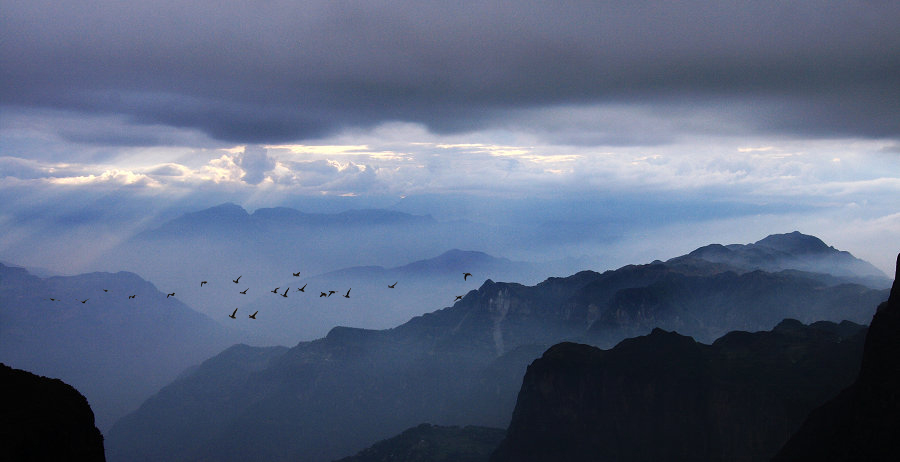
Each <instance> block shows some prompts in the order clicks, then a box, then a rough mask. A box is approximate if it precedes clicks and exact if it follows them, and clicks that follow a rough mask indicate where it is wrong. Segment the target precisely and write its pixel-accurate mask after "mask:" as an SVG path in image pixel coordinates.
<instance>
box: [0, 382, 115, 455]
mask: <svg viewBox="0 0 900 462" xmlns="http://www.w3.org/2000/svg"><path fill="white" fill-rule="evenodd" d="M0 384H2V385H3V393H0V460H10V461H13V460H20V461H48V462H49V461H54V462H55V461H62V460H65V461H84V462H96V461H105V460H106V458H105V457H104V454H103V435H101V434H100V430H98V429H97V427H95V426H94V413H93V412H91V407H90V406H89V405H88V402H87V400H86V399H85V398H84V396H82V395H81V393H79V392H78V391H77V390H75V389H74V388H72V387H71V386H70V385H67V384H66V383H64V382H62V381H61V380H58V379H48V378H46V377H40V376H37V375H34V374H32V373H30V372H26V371H23V370H19V369H13V368H11V367H9V366H7V365H5V364H0Z"/></svg>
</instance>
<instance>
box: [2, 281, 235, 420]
mask: <svg viewBox="0 0 900 462" xmlns="http://www.w3.org/2000/svg"><path fill="white" fill-rule="evenodd" d="M131 295H135V298H133V299H130V298H128V297H129V296H131ZM51 298H52V299H55V301H53V300H51ZM85 299H87V302H86V303H80V302H81V301H82V300H85ZM232 334H233V333H230V331H229V330H228V329H226V328H225V327H222V326H221V325H220V324H218V323H216V322H215V321H213V320H211V319H209V318H207V317H206V316H204V315H201V314H199V313H197V312H195V311H193V310H192V309H190V308H189V307H187V306H186V305H184V304H183V303H181V302H180V301H178V300H177V299H176V298H169V299H166V295H165V294H164V293H162V292H160V291H159V290H157V289H156V287H154V286H153V284H151V283H149V282H147V281H145V280H143V279H141V278H140V277H138V276H137V275H135V274H133V273H126V272H120V273H115V274H112V273H90V274H82V275H78V276H66V277H62V276H57V277H51V278H38V277H36V276H33V275H31V274H29V273H28V271H27V270H25V269H24V268H14V267H8V266H4V265H0V355H2V356H0V359H2V360H3V362H5V363H7V364H9V365H10V366H13V367H17V368H20V369H26V370H30V371H35V372H37V373H40V374H42V375H47V376H53V377H60V378H61V379H63V380H65V381H66V382H67V383H71V384H72V385H73V386H75V387H77V388H78V389H79V390H80V391H81V392H82V393H84V394H85V396H87V397H88V399H89V400H90V401H91V403H93V409H94V413H95V414H96V416H97V422H98V426H99V427H100V428H109V426H111V425H112V423H113V422H114V421H115V420H117V419H118V418H119V417H121V416H123V415H125V414H126V413H127V412H131V411H133V410H134V409H135V408H137V406H138V405H139V404H140V403H141V402H143V401H144V400H145V399H147V397H149V396H150V395H151V394H153V393H154V392H156V391H157V390H159V388H160V387H162V386H163V385H165V384H166V383H169V382H171V381H172V380H173V379H174V378H175V377H176V376H177V374H178V373H179V372H181V371H183V370H184V369H185V368H187V367H188V366H191V365H194V364H197V363H199V362H200V361H202V360H203V359H204V358H208V357H209V356H210V355H212V354H214V353H215V352H217V351H221V350H222V348H225V347H226V346H228V345H229V344H230V343H232V342H233V341H234V338H235V336H234V335H232Z"/></svg>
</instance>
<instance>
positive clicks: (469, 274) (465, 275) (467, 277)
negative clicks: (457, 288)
mask: <svg viewBox="0 0 900 462" xmlns="http://www.w3.org/2000/svg"><path fill="white" fill-rule="evenodd" d="M471 275H472V273H463V281H465V280H466V279H469V276H471Z"/></svg>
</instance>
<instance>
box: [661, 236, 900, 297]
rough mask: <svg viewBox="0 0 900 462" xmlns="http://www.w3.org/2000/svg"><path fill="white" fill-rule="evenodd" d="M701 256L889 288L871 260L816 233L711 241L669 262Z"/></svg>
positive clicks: (750, 267) (742, 265)
mask: <svg viewBox="0 0 900 462" xmlns="http://www.w3.org/2000/svg"><path fill="white" fill-rule="evenodd" d="M690 258H701V259H704V260H707V261H710V262H713V263H722V264H726V265H729V266H732V267H734V268H736V269H739V270H744V271H753V270H763V271H768V272H777V271H784V270H799V271H805V272H809V273H824V274H830V275H831V276H834V277H837V278H840V279H841V280H843V281H844V282H854V283H858V284H864V285H868V286H870V287H875V288H879V289H885V288H888V287H890V285H891V280H890V279H889V278H888V277H887V275H885V274H884V273H883V272H882V271H881V270H879V269H878V268H876V267H875V266H873V265H872V264H871V263H869V262H866V261H864V260H860V259H858V258H856V257H854V256H853V255H852V254H850V252H846V251H840V250H837V249H835V248H834V247H831V246H829V245H827V244H825V243H824V242H822V240H821V239H819V238H817V237H815V236H809V235H806V234H802V233H800V232H799V231H794V232H791V233H787V234H772V235H769V236H767V237H765V238H763V239H760V240H759V241H756V242H755V243H752V244H730V245H721V244H711V245H707V246H704V247H701V248H699V249H697V250H694V251H693V252H691V253H689V254H687V255H685V256H682V257H677V258H675V259H672V260H670V261H669V263H676V262H679V261H685V260H688V259H690Z"/></svg>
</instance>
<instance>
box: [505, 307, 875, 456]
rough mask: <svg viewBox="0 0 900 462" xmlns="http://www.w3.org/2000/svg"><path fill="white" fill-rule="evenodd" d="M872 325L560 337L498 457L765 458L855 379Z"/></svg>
mask: <svg viewBox="0 0 900 462" xmlns="http://www.w3.org/2000/svg"><path fill="white" fill-rule="evenodd" d="M864 334H865V329H864V328H863V326H860V325H858V324H853V323H850V322H843V323H841V324H834V323H831V322H822V321H820V322H818V323H814V324H812V325H810V326H805V325H803V324H801V323H800V322H798V321H796V320H790V321H788V320H786V321H784V322H782V323H781V324H779V325H778V326H776V327H775V329H773V330H772V331H770V332H756V333H748V332H737V331H736V332H731V333H729V334H727V335H725V336H724V337H722V338H720V339H718V340H716V341H715V342H713V343H712V344H711V345H705V344H702V343H698V342H696V341H694V339H692V338H690V337H686V336H682V335H679V334H677V333H674V332H667V331H663V330H661V329H655V330H654V331H653V332H651V333H650V334H649V335H646V336H642V337H636V338H631V339H628V340H625V341H623V342H621V343H620V344H618V345H617V346H616V347H615V348H612V349H610V350H601V349H598V348H595V347H592V346H588V345H581V344H574V343H561V344H557V345H555V346H553V347H552V348H550V349H549V350H548V351H547V352H546V353H544V355H543V356H542V357H541V358H540V359H538V360H536V361H534V363H532V364H531V365H530V366H529V367H528V372H527V373H526V374H525V378H524V380H523V383H522V389H521V391H520V392H519V396H518V402H517V404H516V408H515V411H514V412H513V416H512V420H511V422H510V424H509V428H508V431H507V435H506V438H505V439H504V441H503V443H502V444H501V445H500V447H499V448H498V449H497V451H496V452H495V453H494V454H493V456H492V457H491V459H490V460H491V461H492V462H505V461H517V462H528V461H542V462H544V461H555V460H559V461H563V460H565V461H571V462H579V461H596V460H615V461H654V460H692V461H698V462H699V461H720V460H729V461H766V460H769V458H771V457H772V455H774V454H775V452H776V451H777V450H778V448H780V447H781V445H782V444H784V442H785V441H786V440H787V439H788V437H789V436H790V435H791V433H792V432H794V431H795V430H796V429H797V428H798V427H799V426H800V424H801V423H802V422H803V419H804V418H805V416H806V415H807V413H809V411H810V410H811V409H813V408H814V407H816V406H818V405H819V404H821V403H823V402H824V401H826V400H827V399H828V398H829V397H831V396H833V395H834V394H835V393H837V391H839V390H840V389H841V388H842V387H844V386H846V385H847V384H849V383H850V382H851V381H852V380H853V377H854V375H855V374H856V372H857V371H858V370H859V363H860V360H859V358H860V355H861V353H862V347H863V339H864Z"/></svg>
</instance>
